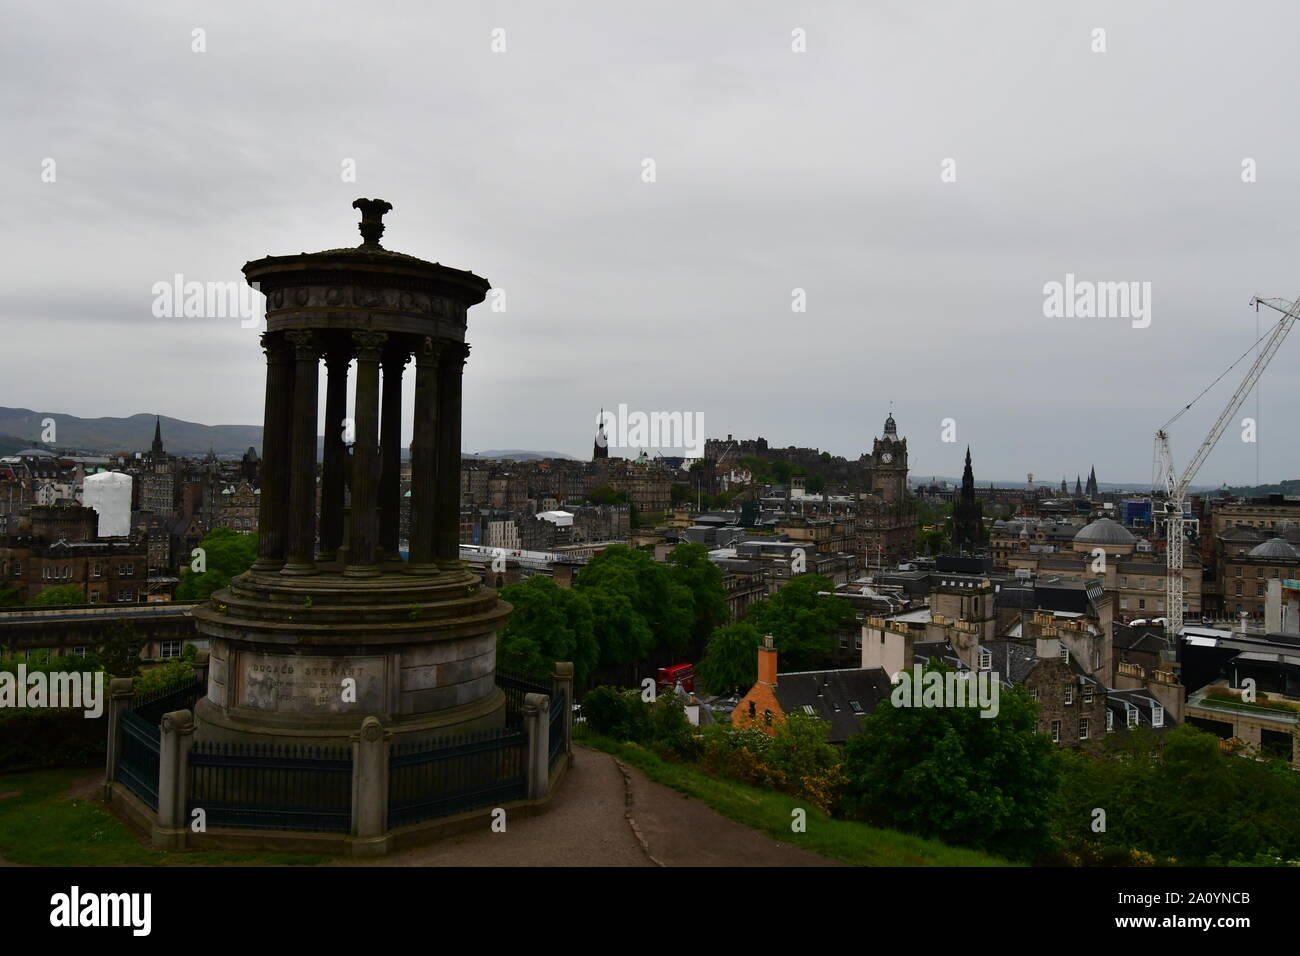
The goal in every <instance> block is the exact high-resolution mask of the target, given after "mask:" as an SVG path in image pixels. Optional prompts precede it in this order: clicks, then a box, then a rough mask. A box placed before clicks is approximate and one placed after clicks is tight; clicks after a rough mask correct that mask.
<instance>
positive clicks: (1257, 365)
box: [1153, 296, 1300, 646]
mask: <svg viewBox="0 0 1300 956" xmlns="http://www.w3.org/2000/svg"><path fill="white" fill-rule="evenodd" d="M1250 304H1251V305H1253V306H1255V308H1256V309H1258V308H1259V306H1261V305H1266V306H1268V307H1269V308H1270V309H1276V310H1277V311H1278V312H1281V313H1283V316H1282V319H1281V320H1280V321H1279V322H1278V324H1277V325H1276V326H1275V327H1274V328H1273V330H1272V331H1271V332H1270V333H1269V334H1268V335H1267V336H1266V337H1265V339H1264V343H1263V347H1262V348H1260V350H1259V355H1257V356H1256V357H1255V362H1254V364H1253V365H1251V367H1250V369H1249V370H1248V371H1247V372H1246V375H1245V377H1244V378H1242V380H1241V384H1240V385H1238V386H1237V390H1236V391H1235V392H1234V393H1233V395H1232V398H1230V399H1229V400H1228V404H1227V405H1225V406H1224V409H1223V411H1222V412H1221V413H1220V414H1219V417H1218V419H1217V420H1216V421H1215V423H1214V425H1213V426H1212V427H1211V428H1210V431H1209V434H1207V435H1206V436H1205V440H1204V441H1202V442H1201V447H1200V448H1198V449H1197V450H1196V454H1195V455H1193V456H1192V460H1191V461H1190V462H1188V464H1187V467H1186V468H1185V469H1184V470H1183V473H1182V475H1181V476H1178V474H1177V470H1176V469H1175V467H1174V462H1173V455H1172V453H1171V452H1170V449H1169V433H1168V432H1167V431H1166V430H1165V429H1164V428H1161V429H1160V430H1159V431H1157V432H1156V449H1155V467H1154V474H1153V484H1154V485H1155V490H1157V491H1162V492H1164V494H1165V496H1166V500H1165V535H1166V538H1165V540H1166V541H1167V542H1168V565H1167V566H1168V573H1167V574H1166V576H1165V608H1166V611H1165V636H1166V641H1167V643H1168V644H1169V645H1170V646H1172V645H1173V644H1174V643H1175V642H1177V640H1178V635H1179V633H1181V631H1182V629H1183V552H1184V544H1185V534H1186V523H1187V522H1186V518H1185V517H1184V515H1185V512H1186V510H1187V489H1188V488H1189V487H1190V486H1191V484H1192V480H1193V479H1194V478H1195V477H1196V473H1197V472H1198V471H1200V469H1201V465H1203V464H1205V459H1206V458H1208V457H1209V455H1210V452H1211V451H1213V450H1214V446H1215V445H1216V444H1218V441H1219V439H1220V438H1221V437H1222V436H1223V432H1224V429H1226V428H1227V427H1228V423H1229V422H1230V421H1232V419H1233V417H1234V416H1236V414H1237V411H1238V409H1240V408H1241V403H1242V402H1243V401H1245V400H1246V396H1247V395H1249V394H1250V391H1251V389H1253V388H1254V387H1255V385H1256V383H1258V382H1259V377H1260V375H1262V374H1263V373H1264V369H1265V368H1267V367H1268V363H1269V362H1270V361H1272V359H1273V356H1274V355H1276V354H1277V350H1278V348H1280V347H1281V345H1282V340H1283V339H1285V338H1286V336H1287V333H1288V332H1290V331H1291V326H1292V325H1294V324H1295V320H1296V318H1297V316H1300V297H1297V298H1296V299H1295V300H1294V301H1288V300H1286V299H1278V298H1270V299H1261V298H1259V297H1258V296H1256V297H1255V298H1253V299H1251V300H1250ZM1233 364H1234V365H1235V364H1236V363H1235V362H1234V363H1233ZM1202 394H1204V393H1202ZM1190 407H1191V405H1190V404H1189V405H1188V406H1186V407H1185V408H1184V409H1183V411H1184V412H1185V411H1187V409H1188V408H1190ZM1178 414H1179V415H1181V414H1182V412H1179V413H1178ZM1177 417H1178V416H1177V415H1176V416H1174V418H1177ZM1171 421H1172V420H1171ZM1153 517H1154V516H1153Z"/></svg>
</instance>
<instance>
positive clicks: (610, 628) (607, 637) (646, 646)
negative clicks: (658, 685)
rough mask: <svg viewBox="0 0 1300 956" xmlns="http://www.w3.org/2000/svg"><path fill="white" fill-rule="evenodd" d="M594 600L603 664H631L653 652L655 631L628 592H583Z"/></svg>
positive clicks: (592, 602)
mask: <svg viewBox="0 0 1300 956" xmlns="http://www.w3.org/2000/svg"><path fill="white" fill-rule="evenodd" d="M582 593H583V594H584V596H585V597H586V598H587V600H588V601H589V602H590V603H591V619H592V630H593V631H594V633H595V635H596V645H597V646H598V647H599V648H600V666H601V667H615V666H624V667H625V666H630V665H632V664H637V663H640V662H641V661H643V660H645V659H646V658H647V657H649V656H650V655H651V653H653V651H654V648H655V635H654V631H652V630H650V627H649V626H648V625H647V624H646V622H645V618H643V617H642V616H641V615H640V614H638V613H637V611H636V608H634V607H633V606H632V602H631V600H630V599H629V598H628V596H627V595H626V594H621V593H618V592H616V591H608V590H604V589H602V588H591V589H589V590H586V591H584V592H582Z"/></svg>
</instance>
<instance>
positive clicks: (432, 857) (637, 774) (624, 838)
mask: <svg viewBox="0 0 1300 956" xmlns="http://www.w3.org/2000/svg"><path fill="white" fill-rule="evenodd" d="M350 862H351V861H340V863H339V865H348V864H349V863H350ZM358 865H363V866H366V865H371V866H376V865H377V866H833V865H835V864H834V863H833V861H830V860H827V859H825V858H823V857H820V856H817V855H815V854H812V853H809V852H807V851H806V850H801V849H800V848H798V847H796V846H792V845H790V844H788V843H778V842H776V841H775V840H772V839H770V838H769V837H767V836H765V835H763V834H761V833H759V832H758V831H756V830H751V829H750V828H749V827H746V826H743V825H741V824H739V823H735V822H733V821H731V820H728V819H726V818H725V817H722V816H719V815H718V814H716V813H714V812H713V811H712V810H710V809H709V808H708V807H706V806H705V805H704V804H703V803H701V802H700V801H699V800H695V799H693V798H691V797H687V796H685V795H684V794H681V793H678V792H677V791H676V790H673V789H671V788H669V787H665V786H662V785H661V784H657V783H654V782H652V781H651V780H649V779H648V778H647V777H646V776H645V775H644V774H643V773H641V771H639V770H637V769H636V768H635V767H630V766H628V765H626V764H624V763H622V762H621V761H618V760H616V759H615V758H614V757H612V756H610V755H609V754H606V753H602V752H600V751H597V750H588V749H587V748H585V747H579V748H578V749H577V751H576V753H575V757H574V765H573V768H572V769H571V770H570V771H569V774H568V776H566V777H565V779H564V782H563V783H562V784H561V785H560V792H559V794H558V795H557V796H556V798H555V801H554V802H553V803H552V805H551V809H550V812H548V813H545V814H542V815H541V816H537V817H531V818H523V819H519V820H516V821H509V820H507V822H506V832H505V833H492V832H490V831H489V830H486V829H485V830H484V832H482V833H475V834H467V835H462V836H459V837H452V838H450V839H448V840H444V841H442V842H439V843H434V844H430V845H428V846H423V847H416V848H413V849H410V850H403V851H400V852H398V853H393V854H390V855H389V856H387V857H384V858H383V859H381V860H375V861H373V862H371V861H366V862H364V863H359V864H358Z"/></svg>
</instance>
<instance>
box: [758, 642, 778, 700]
mask: <svg viewBox="0 0 1300 956" xmlns="http://www.w3.org/2000/svg"><path fill="white" fill-rule="evenodd" d="M758 682H759V683H760V684H767V685H768V686H770V687H775V686H776V647H775V645H773V643H772V635H771V634H768V635H767V636H765V637H764V638H763V645H762V646H761V647H760V648H759V649H758Z"/></svg>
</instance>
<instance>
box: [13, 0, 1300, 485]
mask: <svg viewBox="0 0 1300 956" xmlns="http://www.w3.org/2000/svg"><path fill="white" fill-rule="evenodd" d="M6 6H7V16H6V22H5V25H4V29H3V30H2V31H0V79H3V83H0V98H3V102H4V109H3V112H2V114H0V144H2V145H0V182H3V184H4V197H3V198H4V222H5V227H4V228H3V230H0V262H2V263H3V265H0V269H3V270H4V273H5V274H4V276H3V280H4V288H5V293H6V295H5V300H6V301H5V305H4V310H3V322H4V326H3V328H4V334H3V336H0V342H3V345H2V346H0V347H2V348H3V350H4V352H3V355H4V361H3V366H2V367H3V377H2V378H0V405H15V406H26V407H31V408H35V409H37V410H41V411H56V412H69V413H72V414H76V415H82V416H96V415H129V414H133V413H137V412H160V413H163V414H167V415H172V416H176V417H179V418H184V419H189V420H192V421H200V422H205V423H208V424H232V423H239V424H260V422H261V418H262V387H263V386H262V381H263V364H262V355H261V352H260V350H259V348H258V344H257V333H256V331H255V330H251V329H244V328H241V327H240V324H239V322H238V320H236V319H227V320H221V319H183V318H172V319H166V318H164V319H159V318H154V317H153V315H152V314H151V305H152V301H153V296H152V293H151V291H150V290H151V287H152V285H153V284H154V283H155V282H158V281H167V280H170V278H171V277H172V276H173V274H175V273H182V274H184V276H185V277H186V279H196V280H199V281H222V280H228V279H234V278H239V277H240V275H239V268H240V267H241V266H242V265H243V263H244V262H245V261H247V260H249V259H254V258H258V257H261V256H263V255H266V254H287V253H295V252H300V251H314V250H317V249H326V248H334V247H338V246H342V245H353V244H356V243H358V242H359V241H360V237H359V235H358V233H357V231H356V221H357V214H356V212H355V211H354V210H352V209H351V208H350V204H351V202H352V200H353V199H354V198H356V197H357V196H374V197H382V198H384V199H387V200H389V201H390V202H392V203H393V205H394V207H395V209H394V211H393V212H392V213H390V214H389V215H388V217H387V223H388V231H387V233H386V234H385V236H384V244H385V246H387V247H388V248H391V249H396V250H399V251H402V252H406V253H410V254H413V255H418V256H421V257H423V258H427V259H431V260H437V261H441V262H444V263H446V264H448V265H453V266H456V267H459V268H468V269H472V270H474V271H475V272H477V273H478V274H480V275H482V276H484V277H486V278H488V279H489V280H490V281H491V282H492V283H493V285H494V286H495V287H496V288H499V289H503V290H505V293H506V302H507V311H505V312H504V313H494V312H491V311H489V309H488V308H487V306H486V305H484V306H479V307H477V308H475V309H474V310H472V311H471V313H470V326H469V339H470V341H471V343H472V344H473V347H474V351H473V354H472V356H471V358H470V362H469V365H468V368H467V370H466V403H465V423H464V433H465V448H466V450H467V451H475V450H480V449H485V448H535V449H555V450H559V451H565V452H570V453H573V454H576V455H586V454H588V453H589V450H590V447H591V436H592V432H593V424H594V419H595V415H596V412H597V411H598V410H599V408H600V407H601V406H602V405H603V406H605V407H606V408H610V407H614V406H617V405H618V404H619V403H620V402H625V403H627V404H628V405H629V406H630V407H631V408H633V409H643V410H646V411H651V410H669V411H671V410H680V411H690V412H695V411H698V412H702V413H703V414H704V421H705V430H706V432H707V433H708V434H709V435H710V436H723V435H725V434H727V433H732V434H735V435H737V436H755V435H762V436H764V437H766V438H767V439H768V441H769V442H771V443H773V444H778V445H788V444H799V445H809V446H817V447H820V448H822V449H825V450H829V451H831V452H832V453H835V454H842V455H846V456H848V457H856V456H857V455H858V454H860V453H861V452H862V451H864V450H869V449H870V447H871V439H872V437H873V436H874V435H877V434H879V432H880V429H881V424H882V422H883V419H884V418H885V415H886V412H887V409H888V403H889V402H890V401H891V400H892V401H893V402H894V407H895V415H896V417H897V420H898V424H899V428H900V431H901V432H902V433H903V434H904V435H906V436H907V437H908V439H909V445H910V448H911V454H912V473H913V474H914V475H928V474H931V473H938V474H948V475H955V474H959V473H960V470H961V462H962V455H963V453H964V449H965V446H966V444H967V443H969V444H970V445H971V446H972V450H973V456H974V459H975V471H976V477H977V479H978V478H981V477H983V478H985V479H988V478H1019V479H1023V477H1024V475H1025V474H1026V473H1027V472H1030V471H1032V472H1034V474H1035V476H1036V478H1039V479H1040V480H1048V481H1059V479H1060V477H1061V476H1062V475H1066V476H1068V478H1069V480H1070V482H1071V484H1073V482H1074V478H1075V475H1076V474H1077V473H1080V472H1082V473H1083V474H1084V475H1085V476H1086V474H1087V471H1088V467H1089V466H1090V465H1092V464H1095V465H1096V468H1097V474H1098V477H1099V478H1100V479H1101V480H1103V481H1132V482H1140V481H1144V480H1147V479H1148V477H1149V475H1150V470H1151V437H1152V433H1153V431H1154V430H1155V428H1156V427H1157V426H1158V425H1160V424H1161V423H1162V422H1164V421H1165V420H1166V419H1167V418H1168V417H1169V416H1170V415H1172V414H1173V413H1174V412H1175V411H1177V409H1178V408H1180V407H1181V406H1182V405H1183V404H1185V403H1186V402H1188V401H1189V400H1190V399H1191V398H1192V397H1194V396H1195V395H1196V394H1197V393H1198V392H1199V391H1200V390H1201V389H1202V388H1203V387H1204V386H1205V385H1206V384H1208V383H1209V382H1210V381H1212V380H1213V379H1214V378H1215V377H1216V376H1217V375H1219V374H1220V372H1222V371H1223V369H1224V367H1226V365H1227V364H1228V363H1229V362H1231V361H1232V360H1233V359H1235V358H1236V357H1237V356H1238V355H1239V354H1241V353H1242V352H1243V351H1244V350H1245V349H1246V348H1247V347H1248V346H1249V345H1250V344H1251V343H1252V342H1253V341H1254V339H1255V336H1256V328H1257V318H1256V314H1255V312H1254V311H1253V310H1251V309H1250V308H1248V305H1247V303H1248V301H1249V299H1250V297H1251V295H1252V294H1254V293H1259V294H1262V295H1270V296H1286V297H1288V298H1290V297H1293V296H1295V295H1296V294H1297V293H1300V265H1298V259H1297V255H1296V253H1297V250H1298V248H1300V234H1298V233H1300V230H1298V228H1297V225H1296V223H1297V214H1300V203H1298V201H1297V200H1298V199H1300V162H1297V159H1298V157H1297V151H1298V149H1300V133H1297V131H1296V130H1295V129H1294V128H1293V126H1294V123H1293V119H1294V113H1295V111H1294V105H1295V95H1296V90H1297V66H1296V55H1295V52H1294V50H1293V46H1294V38H1295V36H1296V35H1297V33H1298V32H1300V30H1298V29H1297V28H1298V27H1300V12H1297V10H1296V8H1295V7H1294V5H1293V4H1288V3H1280V2H1279V3H1257V2H1242V3H1231V4H1229V3H1223V2H1219V3H1190V2H1187V3H1179V4H1176V5H1166V4H1158V3H1154V2H1126V3H1105V2H1087V3H1073V2H1065V3H1061V2H1053V3H1042V2H1024V3H994V2H983V3H966V2H955V3H931V2H919V0H911V2H897V3H883V2H873V3H865V2H863V3H804V4H791V3H756V2H745V3H743V4H742V3H739V2H729V3H710V2H702V0H693V2H690V3H677V2H666V0H660V2H656V3H653V4H636V5H633V4H619V3H603V4H602V3H596V2H584V3H547V4H540V3H525V2H516V3H456V4H451V3H398V2H373V3H337V4H330V3H295V2H277V3H266V2H263V3H245V2H230V0H222V2H204V3H196V2H177V3H166V4H163V3H116V2H105V0H95V2H87V3H57V4H50V3H44V2H22V0H20V2H13V0H11V2H10V3H8V4H7V5H6ZM195 28H202V29H203V30H205V31H206V52H203V53H196V52H193V51H192V49H191V46H192V43H193V40H192V31H193V30H194V29H195ZM497 28H500V29H503V30H504V31H505V33H504V36H505V44H506V50H505V52H493V50H492V40H493V36H492V31H493V30H494V29H497ZM796 28H799V29H802V30H804V31H806V38H807V39H806V45H807V50H806V52H803V53H796V52H793V51H792V49H791V46H792V30H795V29H796ZM1096 28H1101V29H1104V30H1105V45H1106V50H1105V52H1104V53H1100V52H1093V49H1092V48H1093V46H1094V45H1095V44H1096V41H1095V39H1094V33H1093V31H1094V30H1095V29H1096ZM46 158H52V159H54V160H55V162H56V164H57V165H56V175H57V179H56V181H55V182H53V183H47V182H42V179H41V173H42V161H43V160H44V159H46ZM349 158H351V159H355V161H356V170H357V177H356V182H354V183H351V182H344V181H343V180H342V177H341V175H340V172H341V168H342V165H341V164H342V163H343V161H344V160H345V159H349ZM646 158H652V159H653V160H654V161H655V163H656V181H655V182H653V183H646V182H643V181H642V161H643V160H644V159H646ZM949 158H951V159H953V160H955V163H956V181H955V182H943V181H942V180H941V171H942V170H941V164H942V163H943V162H944V160H945V159H949ZM1248 158H1249V159H1253V160H1254V161H1255V164H1256V170H1257V172H1256V175H1257V181H1256V182H1253V183H1244V182H1243V181H1242V163H1243V160H1244V159H1248ZM1066 273H1074V274H1075V275H1076V276H1078V278H1079V279H1086V280H1093V281H1139V282H1150V283H1151V323H1150V326H1149V327H1148V328H1134V327H1133V325H1132V323H1131V322H1130V321H1128V320H1126V319H1103V318H1089V319H1081V318H1076V319H1049V318H1045V317H1044V315H1043V301H1044V296H1043V286H1044V283H1047V282H1050V281H1053V280H1055V281H1064V278H1065V275H1066ZM795 288H802V289H804V290H806V295H807V311H806V313H802V314H798V313H793V312H792V311H791V290H792V289H795ZM1275 318H1277V314H1276V313H1264V312H1261V314H1260V315H1259V317H1258V320H1259V325H1260V327H1262V328H1267V327H1268V326H1269V325H1271V324H1272V323H1273V321H1274V319H1275ZM1298 354H1300V335H1298V336H1296V337H1295V338H1294V339H1293V340H1290V341H1288V342H1287V343H1285V344H1284V346H1283V348H1282V351H1281V353H1280V354H1279V355H1278V357H1277V358H1276V359H1275V360H1274V362H1273V364H1272V365H1271V367H1270V368H1269V370H1268V372H1267V373H1266V374H1265V377H1264V380H1263V386H1262V389H1261V398H1260V410H1259V433H1260V443H1259V448H1258V451H1259V456H1260V457H1259V461H1260V477H1261V478H1262V479H1263V480H1265V481H1270V480H1278V479H1281V478H1290V477H1300V446H1298V445H1297V443H1296V442H1295V441H1294V435H1295V431H1294V428H1293V420H1294V416H1295V414H1296V411H1297V405H1298V399H1300V385H1298V384H1297V381H1296V376H1295V374H1294V369H1295V368H1296V356H1297V355H1298ZM1243 370H1244V365H1243V366H1240V367H1239V368H1238V371H1237V372H1236V373H1234V374H1233V375H1232V376H1231V377H1230V379H1231V380H1232V381H1233V382H1234V383H1235V380H1237V379H1238V378H1239V376H1240V372H1241V371H1243ZM408 384H409V383H408ZM1232 387H1233V385H1232V384H1227V383H1225V384H1224V385H1221V386H1220V387H1219V388H1218V389H1216V390H1215V391H1214V392H1213V393H1211V395H1210V396H1208V397H1207V399H1206V400H1204V404H1203V406H1198V407H1197V408H1196V409H1193V411H1192V412H1191V413H1189V414H1188V415H1187V416H1185V417H1184V419H1183V420H1182V421H1181V422H1180V423H1179V425H1178V426H1177V428H1176V429H1175V431H1174V433H1173V445H1174V454H1175V457H1176V460H1177V461H1178V462H1179V463H1180V464H1181V463H1183V462H1185V461H1186V460H1187V458H1188V457H1189V456H1190V455H1191V453H1192V452H1193V450H1194V449H1195V447H1196V445H1198V444H1199V442H1200V441H1201V439H1202V437H1203V436H1204V432H1205V431H1206V430H1207V429H1208V427H1209V425H1210V423H1211V422H1212V421H1213V420H1214V418H1215V417H1216V416H1217V414H1218V411H1219V409H1220V408H1221V407H1222V404H1223V403H1224V402H1225V401H1226V399H1227V398H1228V396H1229V394H1230V393H1231V390H1232ZM1254 410H1255V399H1254V397H1253V396H1252V397H1251V398H1250V399H1249V400H1248V401H1247V404H1246V406H1245V408H1243V410H1242V413H1241V415H1238V416H1237V418H1238V420H1240V418H1241V417H1242V416H1244V415H1247V414H1249V415H1254ZM947 417H951V418H953V419H955V420H956V423H957V436H956V437H957V443H956V444H944V443H942V442H941V441H940V423H941V420H942V419H944V418H947ZM1255 476H1256V447H1255V446H1253V445H1248V444H1244V443H1243V442H1242V441H1241V440H1240V428H1239V427H1237V426H1233V427H1231V428H1230V429H1229V431H1228V432H1227V434H1226V435H1225V438H1224V440H1223V442H1221V444H1220V447H1219V448H1218V450H1216V452H1215V453H1214V455H1213V456H1212V457H1211V459H1210V461H1209V463H1208V464H1207V465H1206V467H1205V468H1204V469H1202V471H1201V474H1200V475H1199V477H1198V483H1218V482H1220V481H1223V480H1227V481H1229V482H1253V481H1254V480H1255Z"/></svg>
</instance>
